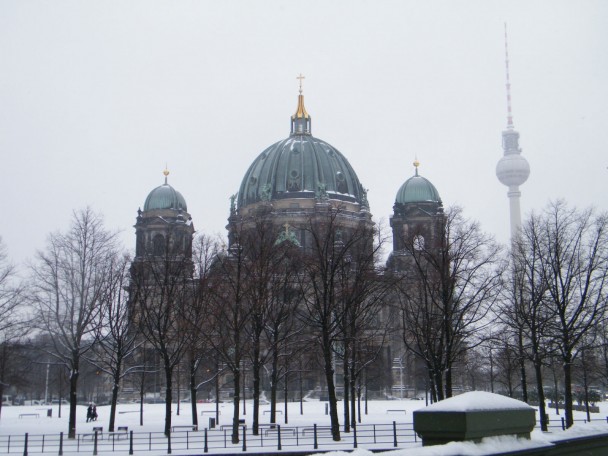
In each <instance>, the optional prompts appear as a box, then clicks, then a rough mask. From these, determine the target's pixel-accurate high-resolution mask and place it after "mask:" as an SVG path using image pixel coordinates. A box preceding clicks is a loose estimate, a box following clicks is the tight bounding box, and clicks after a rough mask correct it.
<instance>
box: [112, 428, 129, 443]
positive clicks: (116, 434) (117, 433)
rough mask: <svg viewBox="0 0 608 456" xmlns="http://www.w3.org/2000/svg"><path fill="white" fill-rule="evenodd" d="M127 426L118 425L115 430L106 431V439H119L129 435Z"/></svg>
mask: <svg viewBox="0 0 608 456" xmlns="http://www.w3.org/2000/svg"><path fill="white" fill-rule="evenodd" d="M128 429H129V428H128V427H127V426H120V427H119V428H118V430H117V431H115V432H108V440H120V439H126V438H128V437H129V433H128Z"/></svg>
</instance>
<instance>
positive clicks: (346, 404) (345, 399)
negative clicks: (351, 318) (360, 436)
mask: <svg viewBox="0 0 608 456" xmlns="http://www.w3.org/2000/svg"><path fill="white" fill-rule="evenodd" d="M348 356H349V355H348V348H347V347H346V343H345V344H344V358H343V360H342V372H343V374H342V377H343V379H344V384H343V388H344V393H343V394H342V406H343V408H344V432H350V395H349V388H350V380H349V378H350V369H349V368H348Z"/></svg>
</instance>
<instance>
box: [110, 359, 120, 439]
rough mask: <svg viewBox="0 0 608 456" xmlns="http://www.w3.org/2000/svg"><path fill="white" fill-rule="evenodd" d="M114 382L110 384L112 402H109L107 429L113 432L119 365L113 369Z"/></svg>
mask: <svg viewBox="0 0 608 456" xmlns="http://www.w3.org/2000/svg"><path fill="white" fill-rule="evenodd" d="M113 380H114V384H113V385H112V402H111V404H110V423H109V424H108V431H109V432H114V423H115V421H116V403H117V402H118V385H119V383H120V365H118V366H117V368H116V370H115V371H114V378H113Z"/></svg>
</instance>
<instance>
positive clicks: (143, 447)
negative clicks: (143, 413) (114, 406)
mask: <svg viewBox="0 0 608 456" xmlns="http://www.w3.org/2000/svg"><path fill="white" fill-rule="evenodd" d="M417 441H419V439H418V438H417V436H416V433H415V432H414V428H413V423H397V422H395V421H393V422H392V423H389V424H359V425H357V426H356V427H353V428H351V431H350V432H341V440H340V441H334V440H333V439H332V435H331V431H330V428H329V426H318V425H316V424H314V425H311V426H281V425H276V426H271V425H264V426H261V427H260V429H259V432H258V434H257V435H253V433H252V432H251V429H248V428H247V427H246V426H240V428H239V443H236V444H234V443H232V426H229V425H224V426H220V427H219V428H216V429H203V430H200V431H197V430H187V431H184V430H177V429H176V430H174V432H172V433H171V434H170V436H169V437H166V436H165V435H164V433H162V432H134V431H130V432H110V433H107V432H106V433H104V432H99V431H98V432H95V433H87V434H78V435H77V436H76V438H75V439H68V438H66V437H65V436H64V434H63V433H60V434H30V433H27V434H24V435H4V436H3V435H0V454H11V453H15V454H16V453H19V454H23V455H24V456H27V455H28V454H35V453H53V454H58V455H63V454H69V453H85V454H92V455H98V454H100V453H111V452H122V453H125V452H128V453H129V454H139V453H144V452H147V451H163V452H166V453H167V454H171V453H172V452H176V451H177V452H179V451H183V450H199V451H202V452H204V453H208V452H211V453H213V452H214V450H218V449H222V450H223V452H225V449H229V450H228V451H230V449H232V450H234V451H235V452H243V451H248V450H250V451H252V452H260V449H262V448H267V449H269V450H270V449H272V450H273V451H280V450H283V449H288V448H289V449H294V448H295V447H298V448H299V449H302V450H307V449H328V450H331V449H346V448H357V447H359V446H360V445H361V446H362V447H365V448H368V449H390V448H395V447H398V446H399V445H400V444H404V443H415V442H417Z"/></svg>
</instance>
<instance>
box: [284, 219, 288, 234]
mask: <svg viewBox="0 0 608 456" xmlns="http://www.w3.org/2000/svg"><path fill="white" fill-rule="evenodd" d="M283 226H284V227H285V234H289V223H287V222H285V225H283Z"/></svg>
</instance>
